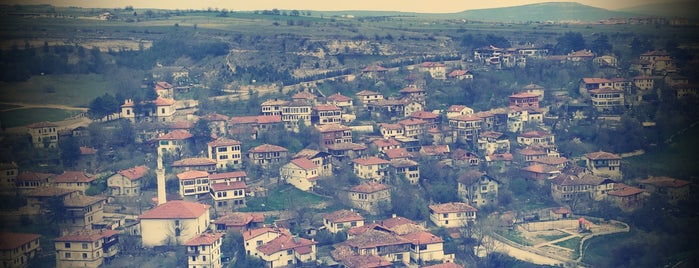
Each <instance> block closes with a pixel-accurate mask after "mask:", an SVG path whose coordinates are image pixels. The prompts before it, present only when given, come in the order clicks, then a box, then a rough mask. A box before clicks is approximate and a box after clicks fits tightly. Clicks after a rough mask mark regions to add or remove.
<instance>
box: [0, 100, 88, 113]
mask: <svg viewBox="0 0 699 268" xmlns="http://www.w3.org/2000/svg"><path fill="white" fill-rule="evenodd" d="M0 104H4V105H14V106H19V107H12V108H7V109H4V110H0V112H7V111H12V110H19V109H29V108H52V109H61V110H73V111H81V112H87V110H88V109H87V108H84V107H75V106H68V105H62V104H36V103H23V102H0Z"/></svg>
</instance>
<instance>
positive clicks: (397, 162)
mask: <svg viewBox="0 0 699 268" xmlns="http://www.w3.org/2000/svg"><path fill="white" fill-rule="evenodd" d="M390 165H391V166H392V167H415V166H419V165H420V164H418V163H417V162H415V161H413V160H410V159H393V160H391V163H390Z"/></svg>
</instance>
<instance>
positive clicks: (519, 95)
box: [510, 92, 539, 99]
mask: <svg viewBox="0 0 699 268" xmlns="http://www.w3.org/2000/svg"><path fill="white" fill-rule="evenodd" d="M538 97H539V95H538V94H534V93H529V92H520V93H517V94H512V95H510V98H513V99H519V98H538Z"/></svg>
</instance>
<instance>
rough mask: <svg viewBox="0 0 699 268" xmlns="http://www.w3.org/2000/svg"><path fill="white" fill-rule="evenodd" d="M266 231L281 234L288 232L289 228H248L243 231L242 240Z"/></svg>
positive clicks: (276, 234)
mask: <svg viewBox="0 0 699 268" xmlns="http://www.w3.org/2000/svg"><path fill="white" fill-rule="evenodd" d="M266 233H273V234H275V236H278V235H281V234H289V235H291V233H290V232H289V230H287V229H285V228H277V227H274V228H272V227H262V228H257V229H249V230H247V231H245V232H243V241H248V240H250V239H253V238H255V237H258V236H260V235H263V234H266Z"/></svg>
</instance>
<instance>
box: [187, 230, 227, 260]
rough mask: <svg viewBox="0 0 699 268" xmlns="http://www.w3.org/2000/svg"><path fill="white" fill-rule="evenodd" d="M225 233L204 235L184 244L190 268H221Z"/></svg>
mask: <svg viewBox="0 0 699 268" xmlns="http://www.w3.org/2000/svg"><path fill="white" fill-rule="evenodd" d="M221 244H223V233H204V234H201V235H199V236H196V237H194V238H192V239H190V240H188V241H187V242H185V243H184V244H183V246H185V247H186V249H187V263H188V264H189V266H188V267H189V268H197V267H207V268H221V267H223V264H222V263H221Z"/></svg>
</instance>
